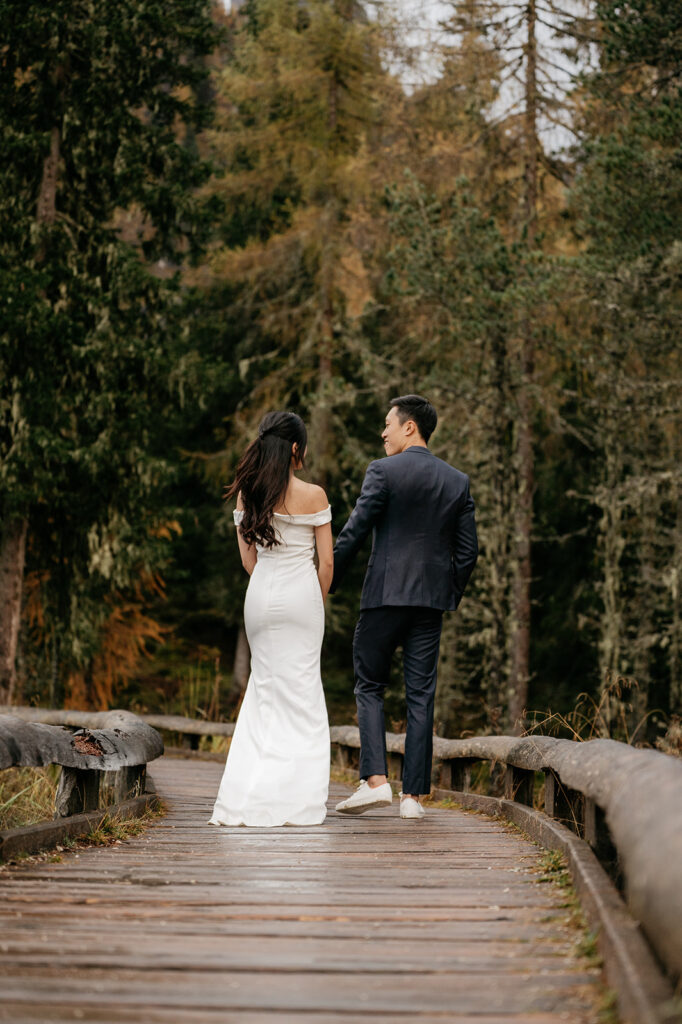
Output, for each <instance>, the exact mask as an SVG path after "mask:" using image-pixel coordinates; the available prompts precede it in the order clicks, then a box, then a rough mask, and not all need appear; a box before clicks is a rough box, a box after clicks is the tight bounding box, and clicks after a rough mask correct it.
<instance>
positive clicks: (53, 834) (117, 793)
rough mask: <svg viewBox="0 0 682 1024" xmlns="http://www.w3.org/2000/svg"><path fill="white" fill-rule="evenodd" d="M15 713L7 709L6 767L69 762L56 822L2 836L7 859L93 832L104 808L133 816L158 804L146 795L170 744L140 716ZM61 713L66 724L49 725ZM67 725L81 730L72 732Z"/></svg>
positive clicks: (2, 741)
mask: <svg viewBox="0 0 682 1024" xmlns="http://www.w3.org/2000/svg"><path fill="white" fill-rule="evenodd" d="M11 711H12V713H5V712H2V709H0V769H4V768H11V767H40V766H43V765H48V764H56V765H61V773H60V776H59V783H58V787H57V792H56V796H55V812H54V818H55V819H56V820H55V821H54V822H53V823H49V822H48V823H42V824H39V825H34V826H30V827H28V828H25V829H19V830H16V829H15V830H12V831H11V832H2V833H0V854H1V855H2V856H3V857H6V856H7V855H8V854H9V852H10V851H11V852H12V853H13V852H15V850H20V849H21V850H24V851H26V852H33V851H35V850H37V849H41V848H44V847H45V846H46V845H50V844H51V843H53V842H58V841H59V839H60V838H62V837H63V836H65V835H68V834H71V835H74V834H77V833H78V830H79V829H81V830H83V829H84V828H85V829H86V830H87V828H86V826H88V825H89V824H91V822H92V820H94V819H95V818H96V815H97V813H98V812H100V811H104V810H110V811H114V810H115V811H116V813H119V814H120V815H121V816H123V817H129V816H130V815H131V814H132V813H135V812H136V811H141V810H142V809H143V806H146V805H148V804H149V803H150V802H152V799H151V798H150V797H149V796H145V793H146V768H147V764H148V763H149V762H150V761H153V760H154V758H157V757H159V756H160V755H161V754H162V753H163V741H162V739H161V737H160V736H159V734H158V733H157V732H156V730H154V729H153V728H152V727H151V726H149V725H147V724H146V723H145V722H142V721H140V719H139V718H138V717H137V716H136V715H133V714H130V713H129V712H127V711H109V712H99V713H98V712H44V711H39V710H38V709H33V708H31V709H14V708H13V709H11ZM14 712H19V713H18V714H17V713H14ZM53 716H54V717H56V716H59V717H60V718H61V720H62V721H61V724H60V725H56V724H46V723H45V721H44V719H45V717H47V718H51V717H53ZM28 718H32V719H34V720H32V721H27V719H28ZM36 718H40V719H41V720H40V721H35V719H36ZM67 719H68V721H67ZM65 725H72V726H78V727H79V728H77V729H76V731H71V730H69V729H68V728H64V726H65ZM88 812H96V813H95V814H94V815H92V814H90V815H88Z"/></svg>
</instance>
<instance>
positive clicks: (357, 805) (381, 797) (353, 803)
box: [336, 781, 393, 814]
mask: <svg viewBox="0 0 682 1024" xmlns="http://www.w3.org/2000/svg"><path fill="white" fill-rule="evenodd" d="M392 800H393V790H392V789H391V787H390V784H389V783H388V782H384V783H383V784H382V785H381V786H370V785H369V783H368V782H366V781H365V782H361V783H360V785H359V786H358V788H357V789H356V790H355V792H354V793H353V795H352V796H349V797H348V799H347V800H342V801H341V803H340V804H337V805H336V810H337V811H340V812H341V814H364V812H365V811H369V810H371V809H372V808H373V807H390V806H391V801H392Z"/></svg>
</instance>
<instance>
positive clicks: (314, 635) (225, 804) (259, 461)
mask: <svg viewBox="0 0 682 1024" xmlns="http://www.w3.org/2000/svg"><path fill="white" fill-rule="evenodd" d="M306 442H307V435H306V428H305V425H304V423H303V420H302V419H301V418H300V417H299V416H296V415H295V414H294V413H291V412H271V413H268V414H267V416H265V417H264V418H263V420H262V421H261V424H260V427H259V428H258V437H257V438H256V440H255V441H253V442H252V443H251V444H250V445H249V446H248V448H247V449H246V451H245V452H244V454H243V456H242V458H241V461H240V463H239V465H238V467H237V474H236V477H235V479H234V481H233V482H232V484H231V485H230V487H229V489H228V491H227V496H228V497H232V495H234V494H237V509H236V511H235V512H234V521H235V524H236V525H237V540H238V543H239V551H240V554H241V559H242V565H243V566H244V568H245V569H246V571H247V572H248V574H249V575H250V577H251V579H250V581H249V586H248V589H247V591H246V600H245V602H244V624H245V626H246V635H247V637H248V640H249V645H250V647H251V675H250V677H249V681H248V685H247V687H246V693H245V695H244V700H243V702H242V707H241V711H240V713H239V718H238V719H237V724H236V726H235V730H234V735H233V737H232V743H231V745H230V750H229V753H228V757H227V763H226V765H225V771H224V773H223V778H222V781H221V783H220V789H219V791H218V797H217V799H216V802H215V806H214V808H213V815H212V817H211V819H210V822H209V824H212V825H255V826H264V825H265V826H275V825H319V824H320V823H321V822H322V821H324V818H325V814H326V800H327V792H328V788H329V761H330V758H329V724H328V720H327V708H326V705H325V701H324V693H323V691H322V678H321V675H320V648H321V645H322V637H323V634H324V599H325V598H326V596H327V591H328V590H329V586H330V583H331V579H332V572H333V555H332V532H331V525H330V523H331V509H330V507H329V504H328V502H327V496H326V494H325V492H324V491H323V489H322V488H321V487H316V486H315V485H314V484H307V483H304V482H303V481H302V480H299V479H298V478H297V477H296V475H295V471H296V470H298V469H302V468H303V464H304V458H305V454H306ZM315 549H317V556H318V569H317V570H316V569H315V563H314V561H313V558H314V554H315Z"/></svg>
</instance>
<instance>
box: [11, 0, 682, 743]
mask: <svg viewBox="0 0 682 1024" xmlns="http://www.w3.org/2000/svg"><path fill="white" fill-rule="evenodd" d="M0 26H1V32H0V38H1V40H2V42H1V43H0V46H1V48H2V55H3V59H2V62H1V63H0V119H1V122H2V123H1V125H0V128H1V130H0V146H2V150H3V152H2V160H0V703H16V704H38V705H41V706H44V707H50V706H53V707H75V708H93V709H107V708H112V707H124V708H130V709H131V710H137V711H162V712H167V713H171V712H172V713H179V714H185V715H190V716H193V717H206V718H209V719H225V720H230V719H234V717H235V716H236V714H237V711H238V708H239V704H240V700H241V698H242V696H243V692H244V687H245V685H246V680H247V677H248V664H249V655H248V646H247V641H246V637H245V633H244V629H243V625H242V605H243V600H244V594H245V590H246V585H247V582H248V577H247V576H246V574H245V573H244V571H243V569H242V567H241V564H240V560H239V553H238V549H237V543H236V538H235V532H234V526H233V522H232V508H233V504H230V503H228V502H226V501H224V499H223V492H224V490H225V487H226V485H227V484H229V482H230V481H231V480H232V478H233V475H234V471H235V467H236V464H237V461H238V459H239V456H240V454H241V452H242V451H243V449H244V447H245V446H246V444H247V443H248V442H249V441H250V440H251V439H252V438H253V437H254V436H255V433H256V429H257V425H258V422H259V420H260V418H261V417H262V415H263V414H264V413H265V412H267V411H270V410H273V409H291V410H293V411H295V412H298V413H299V414H300V415H301V416H302V417H303V418H304V420H305V421H306V423H307V425H308V430H309V442H310V443H309V450H308V457H307V460H306V469H305V476H306V478H307V479H309V480H311V481H313V482H315V483H318V484H321V485H322V486H323V487H324V488H325V489H326V491H327V494H328V496H329V500H330V503H331V505H332V509H333V517H334V518H333V530H334V534H335V535H336V534H338V532H339V531H340V529H341V528H342V526H343V524H344V522H345V521H346V519H347V517H348V515H349V513H350V511H351V509H352V508H353V505H354V502H355V500H356V498H357V495H358V493H359V490H360V486H361V484H362V479H363V475H364V471H365V468H366V466H367V464H368V463H369V462H370V461H371V460H373V459H375V458H379V457H381V456H382V454H383V449H382V445H381V438H380V433H381V430H382V428H383V423H384V417H385V415H386V412H387V409H388V401H389V399H390V398H391V397H392V396H394V395H400V394H405V393H407V392H417V393H419V394H423V395H426V396H427V397H428V398H429V399H430V400H431V401H432V402H433V403H434V405H435V406H436V408H437V410H438V414H439V424H438V427H437V430H436V432H435V434H434V436H433V438H432V439H431V442H430V447H431V449H432V451H433V452H434V453H435V454H436V455H437V456H439V457H441V458H443V459H445V460H446V461H448V462H450V463H452V464H453V465H455V466H457V467H458V468H459V469H461V470H463V471H464V472H466V473H467V474H469V476H470V479H471V492H472V495H473V497H474V500H475V502H476V509H477V525H478V532H479V543H480V555H479V561H478V564H477V567H476V569H475V572H474V575H473V577H472V579H471V582H470V584H469V588H468V590H467V593H466V595H465V598H464V600H463V601H462V604H461V605H460V608H459V610H458V612H457V613H456V614H449V615H447V616H446V619H445V625H444V633H443V642H442V645H441V662H440V668H439V683H438V695H437V707H436V718H437V724H436V728H437V731H438V733H439V734H441V735H446V736H452V737H456V736H462V735H471V734H473V733H491V732H498V733H502V732H507V733H508V732H519V731H521V730H524V729H542V730H544V731H554V732H556V733H557V734H561V735H573V736H579V737H581V738H588V737H589V736H593V735H602V736H609V735H610V736H612V737H614V738H617V739H622V740H626V741H627V742H632V743H650V744H656V743H657V744H658V745H659V746H663V749H667V747H666V744H668V746H670V744H671V743H673V742H677V743H678V744H679V742H680V728H679V716H680V715H681V714H682V503H681V502H680V497H681V494H682V430H681V419H682V360H681V354H680V344H679V338H680V328H681V326H682V5H679V4H671V3H669V2H668V0H619V2H616V0H524V2H520V0H439V2H438V3H436V2H435V0H423V3H420V2H417V0H414V2H410V0H244V2H242V3H240V4H233V6H232V8H230V7H229V5H227V6H225V5H224V4H223V3H222V2H215V3H212V2H210V0H117V2H116V3H110V2H105V0H88V2H83V0H50V2H47V0H36V2H32V3H30V4H26V3H18V2H16V0H0ZM368 554H369V550H368V549H367V550H366V551H365V552H363V554H362V556H361V557H359V558H358V559H357V561H356V564H355V565H354V567H353V570H352V572H351V574H350V575H349V576H348V578H347V579H346V580H345V581H344V585H343V587H342V589H341V590H340V591H339V593H337V594H335V595H334V596H333V597H330V598H329V599H328V601H327V606H326V635H325V642H324V647H323V680H324V685H325V691H326V696H327V702H328V706H329V711H330V720H331V721H332V722H333V723H338V724H342V723H350V722H352V721H353V720H354V719H353V716H354V713H355V705H354V698H353V670H352V655H351V640H352V633H353V628H354V623H355V619H356V617H357V613H358V609H359V600H360V590H361V586H362V579H363V575H364V568H365V564H366V560H367V556H368ZM387 712H388V714H387V721H388V723H390V727H393V728H395V729H396V730H400V729H401V728H402V727H404V705H403V699H402V693H401V674H400V665H399V663H397V662H396V666H395V677H394V683H392V686H391V689H390V691H389V693H388V695H387ZM666 736H667V737H668V739H667V740H666ZM670 737H673V739H671V738H670ZM675 737H677V739H676V740H675Z"/></svg>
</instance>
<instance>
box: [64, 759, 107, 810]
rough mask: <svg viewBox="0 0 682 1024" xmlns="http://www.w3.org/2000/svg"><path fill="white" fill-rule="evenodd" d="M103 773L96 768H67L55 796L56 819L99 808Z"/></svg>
mask: <svg viewBox="0 0 682 1024" xmlns="http://www.w3.org/2000/svg"><path fill="white" fill-rule="evenodd" d="M100 775H101V772H98V771H97V769H96V768H65V767H63V768H62V770H61V774H60V776H59V785H58V786H57V793H56V795H55V801H54V802H55V812H54V816H55V818H69V817H70V816H71V815H72V814H81V813H82V812H83V811H96V810H97V808H98V807H99V783H100Z"/></svg>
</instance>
